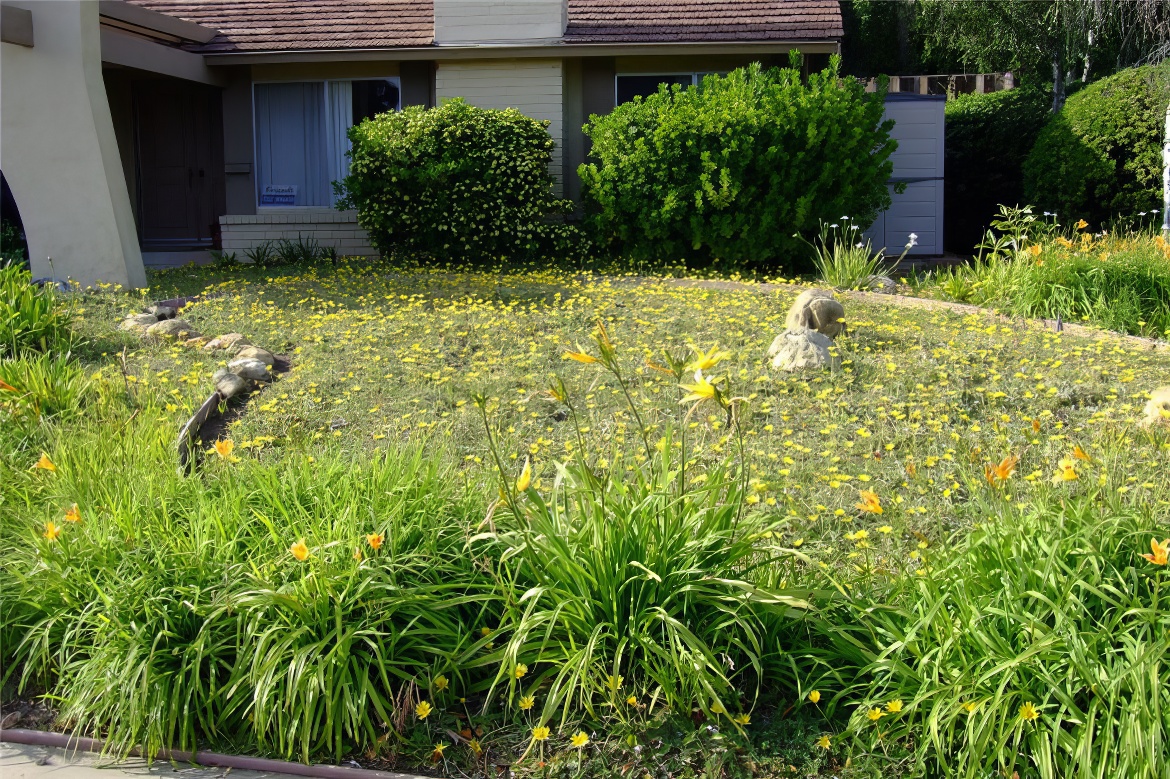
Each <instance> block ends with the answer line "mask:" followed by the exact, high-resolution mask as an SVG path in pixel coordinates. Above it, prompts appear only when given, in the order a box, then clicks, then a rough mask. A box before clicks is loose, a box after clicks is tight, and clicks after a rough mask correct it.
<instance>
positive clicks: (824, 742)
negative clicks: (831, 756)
mask: <svg viewBox="0 0 1170 779" xmlns="http://www.w3.org/2000/svg"><path fill="white" fill-rule="evenodd" d="M832 745H833V743H832V742H831V741H829V737H828V736H821V737H820V738H818V739H817V746H818V747H820V748H821V749H828V748H829V747H831V746H832Z"/></svg>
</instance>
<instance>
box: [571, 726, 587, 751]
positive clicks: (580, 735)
mask: <svg viewBox="0 0 1170 779" xmlns="http://www.w3.org/2000/svg"><path fill="white" fill-rule="evenodd" d="M569 742H570V743H571V744H572V745H573V746H574V747H576V748H577V749H583V748H584V747H586V746H587V745H588V744H589V736H588V735H586V733H585V731H583V730H578V731H577V732H576V733H574V734H573V737H572V738H570V739H569Z"/></svg>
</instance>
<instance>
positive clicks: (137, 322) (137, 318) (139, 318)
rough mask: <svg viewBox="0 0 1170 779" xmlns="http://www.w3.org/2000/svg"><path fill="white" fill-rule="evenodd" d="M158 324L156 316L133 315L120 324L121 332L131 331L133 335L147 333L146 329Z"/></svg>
mask: <svg viewBox="0 0 1170 779" xmlns="http://www.w3.org/2000/svg"><path fill="white" fill-rule="evenodd" d="M155 324H158V317H156V316H155V315H154V314H131V315H130V316H128V317H126V318H125V319H123V320H122V321H121V322H120V323H118V329H119V330H129V331H130V332H132V333H145V332H146V328H148V327H150V326H151V325H155Z"/></svg>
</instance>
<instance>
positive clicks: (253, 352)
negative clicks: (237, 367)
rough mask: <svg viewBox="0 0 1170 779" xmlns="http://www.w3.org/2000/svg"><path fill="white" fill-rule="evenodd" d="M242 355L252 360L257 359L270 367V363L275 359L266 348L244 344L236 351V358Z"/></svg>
mask: <svg viewBox="0 0 1170 779" xmlns="http://www.w3.org/2000/svg"><path fill="white" fill-rule="evenodd" d="M244 357H250V358H252V359H253V360H259V361H260V362H262V363H264V364H265V365H267V366H269V367H271V366H272V363H273V362H274V361H275V360H274V359H273V356H272V352H270V351H268V350H267V349H261V348H260V347H259V346H245V347H244V348H243V349H240V351H238V352H236V359H241V358H244Z"/></svg>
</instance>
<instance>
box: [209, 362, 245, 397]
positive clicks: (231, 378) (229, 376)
mask: <svg viewBox="0 0 1170 779" xmlns="http://www.w3.org/2000/svg"><path fill="white" fill-rule="evenodd" d="M214 380H215V390H216V392H218V393H219V394H220V396H221V397H223V398H224V399H225V400H226V399H227V398H234V397H235V396H236V395H239V394H242V393H244V392H247V391H248V388H249V387H251V386H252V383H251V382H250V381H248V380H247V379H245V378H244V377H242V376H237V375H236V374H234V373H232V372H231V371H229V370H227V369H226V368H220V369H219V370H218V371H216V372H215V376H214Z"/></svg>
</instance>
